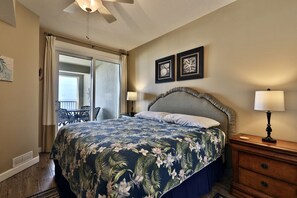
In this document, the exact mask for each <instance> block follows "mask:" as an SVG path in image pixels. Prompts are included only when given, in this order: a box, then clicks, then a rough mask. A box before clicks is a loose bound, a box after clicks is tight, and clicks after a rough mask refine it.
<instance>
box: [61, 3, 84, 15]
mask: <svg viewBox="0 0 297 198" xmlns="http://www.w3.org/2000/svg"><path fill="white" fill-rule="evenodd" d="M79 9H80V7H79V5H78V3H77V2H76V1H74V2H73V3H72V4H70V5H69V6H67V7H66V8H65V9H64V10H63V11H64V12H67V13H70V14H72V13H74V12H77V11H78V10H79Z"/></svg>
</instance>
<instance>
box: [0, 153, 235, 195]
mask: <svg viewBox="0 0 297 198" xmlns="http://www.w3.org/2000/svg"><path fill="white" fill-rule="evenodd" d="M54 176H55V171H54V163H53V161H52V160H50V159H49V154H48V153H43V154H40V160H39V163H37V164H35V165H33V166H31V167H30V168H28V169H26V170H24V171H22V172H20V173H18V174H16V175H14V176H12V177H10V178H8V179H7V180H5V181H3V182H1V183H0V198H25V197H28V196H30V195H33V194H35V193H37V192H41V191H44V190H47V189H50V188H53V187H56V183H55V181H54ZM229 186H230V179H229V178H227V177H224V178H223V179H222V181H220V182H219V183H217V184H216V185H215V186H214V187H213V189H212V191H211V192H210V193H209V194H208V195H205V196H203V198H213V196H214V195H215V194H216V192H219V193H221V194H222V195H224V196H226V197H227V198H234V196H232V195H230V194H229Z"/></svg>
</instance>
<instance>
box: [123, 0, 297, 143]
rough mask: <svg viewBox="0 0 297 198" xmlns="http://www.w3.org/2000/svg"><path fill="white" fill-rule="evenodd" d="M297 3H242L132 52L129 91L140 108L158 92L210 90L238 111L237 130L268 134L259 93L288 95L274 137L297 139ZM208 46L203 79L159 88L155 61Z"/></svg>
mask: <svg viewBox="0 0 297 198" xmlns="http://www.w3.org/2000/svg"><path fill="white" fill-rule="evenodd" d="M296 10H297V1H296V0H286V1H281V0H261V1H259V0H248V1H247V0H238V1H236V2H234V3H232V4H230V5H228V6H227V7H224V8H222V9H219V10H217V11H216V12H214V13H212V14H209V15H207V16H205V17H203V18H201V19H197V20H196V21H194V22H192V23H190V24H188V25H186V26H183V27H181V28H179V29H177V30H175V31H173V32H171V33H168V34H166V35H164V36H162V37H160V38H158V39H156V40H154V41H151V42H149V43H147V44H145V45H143V46H140V47H138V48H136V49H134V50H131V51H130V52H129V54H130V55H129V66H128V79H129V82H128V90H135V89H136V90H137V91H138V92H140V97H139V100H138V101H137V102H136V110H137V111H142V110H146V109H147V105H148V103H149V102H150V101H151V100H152V98H153V97H155V96H156V95H157V94H160V93H162V92H164V91H166V90H168V89H169V88H173V87H177V86H187V87H192V88H195V89H197V90H198V91H200V92H210V93H211V94H213V95H215V96H216V97H217V98H219V99H220V100H221V101H222V102H224V103H225V104H226V105H228V106H230V107H232V108H233V109H234V110H235V111H236V113H237V131H238V132H242V133H249V134H258V135H260V136H265V135H266V132H265V128H266V123H267V122H266V115H265V113H264V112H259V111H254V110H253V104H254V94H255V90H265V89H266V88H268V87H269V88H271V89H272V90H284V91H285V106H286V111H285V112H273V113H272V120H271V123H272V129H273V132H272V136H273V137H275V138H279V139H286V140H292V141H297V122H296V121H297V105H296V101H297V55H296V54H297V14H296ZM199 46H204V47H205V48H204V52H205V54H204V60H205V64H204V69H205V72H204V75H205V77H204V79H197V80H187V81H178V82H177V81H175V82H171V83H162V84H155V60H156V59H159V58H162V57H165V56H168V55H172V54H177V53H179V52H182V51H185V50H189V49H192V48H195V47H199Z"/></svg>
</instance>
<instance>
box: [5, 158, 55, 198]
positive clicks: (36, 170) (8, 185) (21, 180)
mask: <svg viewBox="0 0 297 198" xmlns="http://www.w3.org/2000/svg"><path fill="white" fill-rule="evenodd" d="M39 157H40V159H39V163H37V164H35V165H33V166H31V167H30V168H27V169H26V170H24V171H22V172H20V173H18V174H16V175H14V176H12V177H10V178H8V179H7V180H5V181H3V182H1V183H0V198H25V197H28V196H30V195H33V194H34V193H37V192H40V191H44V190H47V189H50V188H53V187H55V186H56V183H55V181H54V176H55V170H54V167H55V166H54V162H53V161H52V160H50V159H49V154H48V153H45V154H40V155H39Z"/></svg>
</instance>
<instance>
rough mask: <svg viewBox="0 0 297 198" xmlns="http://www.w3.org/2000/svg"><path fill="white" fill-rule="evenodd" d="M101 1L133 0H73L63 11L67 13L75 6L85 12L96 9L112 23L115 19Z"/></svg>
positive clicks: (130, 2)
mask: <svg viewBox="0 0 297 198" xmlns="http://www.w3.org/2000/svg"><path fill="white" fill-rule="evenodd" d="M102 1H110V2H119V3H129V4H133V3H134V0H75V1H74V2H73V3H72V4H70V5H69V6H67V7H66V8H65V9H64V10H63V11H64V12H68V13H74V12H76V10H77V8H81V9H82V10H84V11H85V12H88V13H93V12H95V11H98V12H99V13H100V14H101V15H102V16H103V17H104V18H105V20H106V21H107V22H108V23H112V22H114V21H116V20H117V19H116V18H115V17H114V16H113V15H112V14H111V12H110V11H109V10H108V9H107V8H106V7H105V6H104V5H103V3H102Z"/></svg>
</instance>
